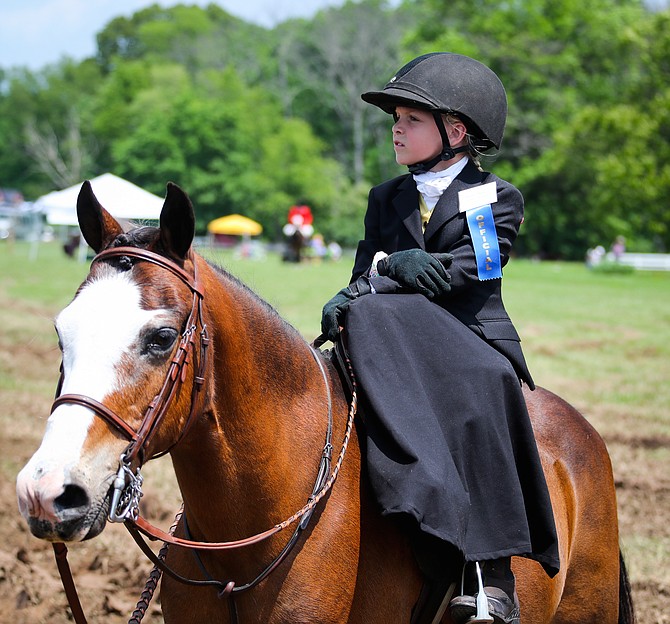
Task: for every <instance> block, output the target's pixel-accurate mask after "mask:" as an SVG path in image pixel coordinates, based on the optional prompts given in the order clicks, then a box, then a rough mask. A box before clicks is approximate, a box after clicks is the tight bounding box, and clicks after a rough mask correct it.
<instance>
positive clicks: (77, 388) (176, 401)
mask: <svg viewBox="0 0 670 624" xmlns="http://www.w3.org/2000/svg"><path fill="white" fill-rule="evenodd" d="M77 214H78V218H79V225H80V227H81V231H82V234H83V236H84V238H85V239H86V241H87V242H88V244H89V245H90V246H91V247H92V248H93V250H94V251H95V252H96V254H97V256H96V258H95V259H94V261H93V263H92V265H91V270H90V272H89V275H88V276H87V278H86V280H85V281H84V282H83V284H82V285H81V286H80V288H79V290H78V291H77V293H76V295H75V297H74V299H73V301H72V302H71V303H70V304H69V305H68V306H67V307H66V308H65V309H64V310H62V311H61V312H60V314H58V316H57V318H56V322H55V325H56V331H57V333H58V338H59V342H60V347H61V349H62V358H63V359H62V375H61V381H60V387H59V392H58V395H59V396H58V398H57V399H56V401H55V402H54V408H53V410H52V413H51V415H50V417H49V419H48V421H47V428H46V433H45V435H44V438H43V440H42V444H41V446H40V447H39V449H38V450H37V452H36V453H35V454H34V455H33V457H32V458H31V459H30V461H29V462H28V463H27V464H26V466H25V467H24V468H23V470H22V471H21V472H20V474H19V476H18V479H17V495H18V502H19V508H20V510H21V513H22V514H23V516H24V517H25V519H26V520H27V522H28V524H29V525H30V529H31V531H32V532H33V534H34V535H36V536H38V537H41V538H44V539H47V540H51V541H78V540H83V539H87V538H90V537H94V536H95V535H97V534H98V533H100V531H102V529H103V528H104V525H105V521H106V519H107V517H108V514H109V512H110V495H111V493H112V492H113V490H114V481H115V480H117V473H119V476H120V477H121V481H122V482H123V487H122V488H117V489H118V490H119V493H120V495H121V499H122V500H121V503H119V505H123V501H124V500H125V499H127V497H129V496H131V497H132V494H133V492H132V487H131V488H129V487H127V486H128V485H129V484H132V481H133V479H132V475H133V472H134V470H135V469H137V468H138V467H139V465H140V464H141V463H142V462H143V461H144V460H145V459H148V458H150V457H151V456H153V455H156V454H158V453H162V452H165V451H167V450H169V449H170V447H171V446H172V445H174V444H175V443H176V442H177V441H178V440H179V436H180V434H181V433H183V430H184V428H185V427H186V426H187V423H189V422H190V420H191V417H192V415H193V410H192V408H191V404H192V402H193V401H194V400H195V399H196V395H197V394H199V393H198V392H197V391H196V390H193V388H196V387H198V386H199V384H198V383H196V377H199V376H200V374H201V373H202V370H196V369H197V367H198V366H200V365H201V364H202V362H203V361H204V347H203V346H202V344H206V336H204V328H203V326H202V322H201V319H200V307H201V306H200V299H201V292H200V289H199V287H198V285H197V283H196V281H197V280H196V278H195V277H194V272H195V260H194V258H193V255H192V252H191V251H190V248H191V243H192V240H193V235H194V215H193V208H192V206H191V203H190V201H189V199H188V197H187V196H186V195H185V193H184V192H183V191H181V190H180V189H179V188H178V187H177V186H175V185H174V184H168V187H167V195H166V199H165V202H164V205H163V209H162V211H161V216H160V227H158V228H156V227H142V228H137V229H135V230H132V231H130V232H128V233H125V232H124V231H123V229H122V227H121V226H120V224H119V223H118V222H117V221H116V220H115V219H114V218H113V217H112V216H111V215H110V214H109V213H108V212H107V211H106V210H105V209H104V208H103V207H102V206H101V205H100V204H99V202H98V200H97V199H96V197H95V196H94V194H93V191H92V189H91V185H90V184H89V183H88V182H85V183H84V185H83V186H82V188H81V191H80V193H79V198H78V201H77ZM198 332H200V334H201V335H200V336H198ZM201 340H202V343H201V342H200V341H201ZM198 349H200V350H198ZM182 382H183V383H182ZM159 424H160V426H158V425H159ZM122 456H123V459H122V461H121V462H120V460H119V458H120V457H122ZM120 466H122V468H121V469H120ZM124 470H125V472H124ZM126 502H127V501H126ZM135 502H136V501H135ZM115 509H116V507H114V508H112V512H114V511H115Z"/></svg>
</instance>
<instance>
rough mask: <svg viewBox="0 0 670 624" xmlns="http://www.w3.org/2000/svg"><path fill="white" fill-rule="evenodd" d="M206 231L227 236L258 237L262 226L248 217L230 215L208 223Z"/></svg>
mask: <svg viewBox="0 0 670 624" xmlns="http://www.w3.org/2000/svg"><path fill="white" fill-rule="evenodd" d="M207 231H208V232H210V233H211V234H228V235H232V236H243V235H244V234H247V235H249V236H258V234H260V233H261V232H262V231H263V226H262V225H261V224H260V223H257V222H256V221H254V220H253V219H249V217H244V216H242V215H239V214H231V215H227V216H225V217H219V218H218V219H214V221H210V222H209V224H208V225H207Z"/></svg>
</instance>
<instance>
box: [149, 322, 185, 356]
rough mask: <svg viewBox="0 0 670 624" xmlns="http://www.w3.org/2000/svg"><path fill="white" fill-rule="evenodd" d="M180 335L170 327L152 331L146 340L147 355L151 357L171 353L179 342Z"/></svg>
mask: <svg viewBox="0 0 670 624" xmlns="http://www.w3.org/2000/svg"><path fill="white" fill-rule="evenodd" d="M178 335H179V334H178V333H177V332H176V331H175V330H174V329H172V328H170V327H162V328H161V329H157V330H155V331H152V332H151V333H150V334H149V335H148V336H147V338H146V342H145V344H144V351H145V353H149V354H151V355H162V354H164V353H165V352H166V351H170V350H171V349H172V347H173V345H174V343H175V340H177V336H178Z"/></svg>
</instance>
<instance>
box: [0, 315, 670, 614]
mask: <svg viewBox="0 0 670 624" xmlns="http://www.w3.org/2000/svg"><path fill="white" fill-rule="evenodd" d="M26 313H31V311H30V310H26ZM19 316H20V315H19ZM11 329H12V328H9V330H8V331H11ZM20 329H21V328H20V327H19V328H18V329H17V331H20ZM7 335H8V334H7V333H6V332H5V333H3V334H2V335H0V373H1V374H2V375H3V376H4V375H5V374H6V373H8V375H7V378H10V379H11V378H12V377H16V376H17V374H20V376H21V377H22V378H23V379H24V380H27V381H29V382H30V381H31V380H32V382H33V383H28V384H27V387H31V388H35V390H32V391H27V390H25V389H21V388H20V387H15V385H13V384H11V383H10V384H3V383H1V381H2V380H1V378H0V397H1V398H2V401H1V402H0V405H1V407H0V430H1V437H0V473H1V474H2V481H1V482H0V622H1V623H5V622H6V623H9V622H11V623H13V624H41V623H47V622H48V623H49V624H62V623H65V622H71V621H72V620H71V618H70V617H69V614H68V610H67V607H66V599H65V596H64V593H63V590H62V587H61V584H60V579H59V577H58V573H57V570H56V565H55V562H54V558H53V552H52V549H51V546H50V545H49V544H46V543H43V542H41V541H40V540H37V539H35V538H33V537H32V536H31V535H30V534H29V532H28V530H27V528H26V526H25V524H24V522H23V520H22V518H21V517H20V515H19V513H18V510H17V505H16V495H15V485H14V480H15V477H16V473H17V472H18V470H19V469H20V468H21V467H22V466H23V464H24V463H25V462H26V461H27V460H28V458H29V457H30V455H32V453H33V452H34V451H35V450H36V448H37V447H38V445H39V441H40V439H41V437H42V434H43V429H44V422H45V420H46V416H47V414H48V412H49V408H50V404H51V400H50V392H52V391H53V387H54V386H55V382H56V375H57V368H58V354H57V350H56V348H55V339H52V341H51V343H49V344H48V346H47V341H44V345H40V344H39V341H35V342H30V341H28V342H25V343H23V345H22V346H20V347H19V348H18V349H17V348H16V347H15V345H16V342H14V343H13V346H12V348H11V349H10V348H9V342H8V338H7ZM10 351H13V352H12V353H10ZM611 416H620V415H616V414H607V413H597V412H596V413H594V414H593V420H594V424H596V427H598V428H599V429H600V430H601V432H602V433H603V437H604V438H605V440H606V442H607V444H608V447H609V449H610V453H611V456H612V460H613V465H614V469H615V476H616V481H617V489H618V497H619V508H620V527H621V536H622V543H623V545H624V553H625V556H626V559H627V562H628V567H629V572H630V574H631V577H632V584H633V591H634V600H635V605H636V611H637V616H638V622H639V623H641V624H642V623H644V624H669V623H670V608H669V607H670V570H669V566H668V560H667V556H668V548H669V546H668V545H669V544H670V461H669V460H668V449H669V448H670V439H667V438H662V437H658V436H654V435H647V434H645V432H644V431H639V430H637V429H636V428H635V427H626V426H624V427H620V428H619V429H617V430H612V431H608V430H607V429H606V423H608V422H621V419H620V418H610V417H611ZM144 473H145V489H146V490H147V492H148V493H147V494H146V495H145V498H144V499H143V502H144V508H143V515H145V516H146V517H147V518H148V519H149V520H150V521H151V522H154V523H156V524H159V525H160V526H163V527H168V526H169V525H170V524H171V520H172V517H173V514H174V512H175V511H176V510H177V508H178V498H177V494H176V489H175V488H174V485H173V482H172V481H171V478H170V474H171V473H170V466H169V463H167V462H165V461H163V463H159V464H158V465H157V466H152V465H151V464H149V465H148V466H147V467H146V469H145V471H144ZM69 558H70V563H71V566H72V567H73V571H74V575H75V580H76V583H77V586H78V589H79V593H80V597H81V600H82V603H83V605H84V610H85V612H86V614H87V617H88V621H89V623H91V624H95V623H103V622H104V623H105V624H117V623H122V622H127V621H128V619H129V617H130V614H131V613H132V611H133V609H134V605H135V603H136V601H137V600H138V598H139V595H140V593H141V591H142V588H143V587H144V583H145V580H146V577H147V574H148V572H149V570H150V569H151V565H150V564H149V563H148V562H147V560H146V559H145V558H144V557H143V555H142V554H141V553H140V551H139V549H138V548H137V547H136V546H135V544H134V543H133V542H132V540H131V538H130V536H129V535H128V534H127V532H126V531H125V529H124V528H123V527H121V526H118V525H113V526H108V528H107V529H106V530H105V532H104V533H103V534H102V535H101V536H100V537H98V538H96V539H95V540H92V541H91V542H87V543H85V544H77V545H74V546H72V547H71V548H70V556H69ZM143 622H146V623H148V624H159V623H161V622H162V618H161V616H160V606H159V600H158V599H155V600H154V601H153V603H152V605H151V608H150V610H149V612H148V613H147V615H146V616H145V617H144V620H143ZM203 624H205V623H203ZM526 624H532V623H528V622H527V623H526ZM590 624H595V623H590ZM602 624H610V623H606V622H603V623H602Z"/></svg>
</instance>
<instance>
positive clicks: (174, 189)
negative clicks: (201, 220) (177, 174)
mask: <svg viewBox="0 0 670 624" xmlns="http://www.w3.org/2000/svg"><path fill="white" fill-rule="evenodd" d="M160 228H161V243H162V244H163V248H164V249H165V251H166V252H168V253H169V254H172V255H173V256H175V257H176V258H178V259H180V260H184V259H185V258H186V255H187V254H188V250H189V249H190V248H191V243H192V242H193V237H194V236H195V214H194V212H193V205H192V204H191V200H190V199H189V198H188V195H187V194H186V193H184V191H182V190H181V189H180V188H179V187H178V186H177V185H176V184H174V183H172V182H168V185H167V194H166V196H165V203H164V204H163V210H162V211H161V220H160Z"/></svg>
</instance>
